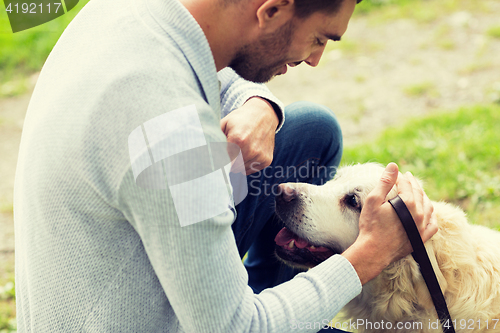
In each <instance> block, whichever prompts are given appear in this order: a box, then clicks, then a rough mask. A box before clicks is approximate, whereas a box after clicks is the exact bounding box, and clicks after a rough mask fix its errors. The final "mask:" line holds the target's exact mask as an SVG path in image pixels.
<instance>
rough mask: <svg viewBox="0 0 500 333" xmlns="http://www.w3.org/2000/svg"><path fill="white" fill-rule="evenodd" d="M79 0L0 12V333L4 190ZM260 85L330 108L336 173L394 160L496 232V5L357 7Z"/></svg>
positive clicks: (2, 326)
mask: <svg viewBox="0 0 500 333" xmlns="http://www.w3.org/2000/svg"><path fill="white" fill-rule="evenodd" d="M87 2H88V0H84V1H80V2H79V3H78V5H77V6H76V7H75V8H74V9H72V10H71V11H70V12H68V13H67V14H65V15H63V16H61V17H59V18H57V19H55V20H53V21H51V22H48V23H46V24H44V25H41V26H38V27H35V28H32V29H29V30H26V31H22V32H18V33H15V34H13V33H12V31H11V29H10V26H9V21H8V18H7V14H6V11H5V7H4V6H2V5H0V333H3V332H15V331H16V321H15V293H14V227H13V193H12V192H13V184H14V175H15V167H16V161H17V150H18V147H19V142H20V137H21V132H22V127H23V121H24V116H25V113H26V109H27V106H28V103H29V99H30V95H31V93H32V91H33V88H34V86H35V84H36V80H37V77H38V74H39V71H40V70H41V68H42V66H43V63H44V62H45V60H46V58H47V56H48V54H49V53H50V51H51V49H52V47H53V46H54V45H55V43H56V41H57V39H58V38H59V36H60V35H61V33H62V32H63V31H64V28H65V27H66V26H67V25H68V24H69V22H70V21H71V19H72V18H73V17H74V16H75V15H76V14H77V13H78V12H79V11H80V9H81V8H82V7H83V6H84V5H85V4H86V3H87ZM268 86H269V87H270V89H271V90H272V91H273V92H274V93H275V95H276V96H277V97H279V98H280V99H281V100H282V101H283V102H284V103H285V104H289V103H292V102H295V101H298V100H309V101H313V102H317V103H321V104H324V105H326V106H328V107H330V108H331V109H332V110H333V112H334V113H335V114H336V116H337V117H338V119H339V122H340V124H341V126H342V129H343V133H344V145H345V154H344V158H343V161H342V164H350V163H357V162H361V163H362V162H367V161H372V162H379V163H383V164H386V163H388V162H390V161H394V162H397V163H398V164H399V165H400V168H401V169H402V171H411V172H412V173H414V174H415V175H417V176H418V177H419V178H422V179H423V180H424V184H425V189H426V192H427V193H428V195H429V197H430V198H431V199H433V200H446V201H450V202H453V203H455V204H457V205H459V206H461V207H462V208H463V209H464V210H465V211H466V212H467V214H468V216H469V218H470V220H471V222H472V223H477V224H483V225H486V226H488V227H490V228H494V229H497V230H500V218H498V216H500V199H499V198H500V1H499V0H482V1H477V0H363V1H362V2H361V3H360V4H359V5H358V6H357V8H356V11H355V13H354V16H353V19H352V20H351V22H350V25H349V29H348V30H347V33H346V34H345V35H344V36H343V37H342V41H341V42H329V43H328V46H327V48H326V50H325V53H324V55H323V57H322V60H321V62H320V64H319V65H318V66H317V68H311V67H308V66H306V65H304V64H302V65H301V66H298V67H296V68H291V69H289V71H288V73H287V74H286V75H284V76H280V77H277V78H275V79H274V80H273V81H271V82H270V83H269V84H268Z"/></svg>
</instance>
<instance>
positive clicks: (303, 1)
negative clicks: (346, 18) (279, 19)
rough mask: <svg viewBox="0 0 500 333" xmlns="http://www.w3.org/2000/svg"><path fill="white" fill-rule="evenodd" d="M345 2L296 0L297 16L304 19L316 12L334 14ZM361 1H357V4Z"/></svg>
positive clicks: (335, 0) (341, 0) (336, 0)
mask: <svg viewBox="0 0 500 333" xmlns="http://www.w3.org/2000/svg"><path fill="white" fill-rule="evenodd" d="M344 1H346V0H295V2H294V4H295V16H296V17H298V18H301V19H304V18H308V17H309V16H310V15H312V14H314V13H316V12H323V13H325V14H333V13H335V12H336V11H338V10H339V8H340V5H341V4H342V3H343V2H344ZM361 1H362V0H357V3H360V2H361Z"/></svg>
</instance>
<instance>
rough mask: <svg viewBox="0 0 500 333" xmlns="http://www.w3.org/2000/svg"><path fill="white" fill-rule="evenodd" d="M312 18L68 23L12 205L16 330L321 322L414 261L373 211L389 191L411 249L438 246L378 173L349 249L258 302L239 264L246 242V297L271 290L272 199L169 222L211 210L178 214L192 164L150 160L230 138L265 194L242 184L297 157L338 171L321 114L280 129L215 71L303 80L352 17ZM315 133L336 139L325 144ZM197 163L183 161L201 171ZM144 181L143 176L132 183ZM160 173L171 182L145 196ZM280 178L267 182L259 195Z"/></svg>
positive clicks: (252, 89) (385, 215)
mask: <svg viewBox="0 0 500 333" xmlns="http://www.w3.org/2000/svg"><path fill="white" fill-rule="evenodd" d="M322 3H323V2H322V1H320V0H318V1H311V0H307V1H303V2H297V1H296V2H294V1H292V0H286V1H283V0H256V1H250V0H240V1H238V2H224V1H222V2H214V1H213V0H182V1H181V2H177V1H176V0H118V1H115V0H114V1H110V0H93V1H92V2H90V3H89V4H88V5H87V6H86V7H85V8H84V9H83V10H82V11H81V13H80V14H79V15H78V16H77V17H76V18H75V20H74V21H73V22H72V23H71V24H70V25H69V26H68V28H67V30H66V31H65V32H64V34H63V35H62V37H61V39H60V41H59V42H58V44H57V45H56V47H55V48H54V50H53V52H52V53H51V55H50V56H49V58H48V59H47V62H46V64H45V65H44V68H43V70H42V73H41V75H40V78H39V80H38V83H37V87H36V88H35V91H34V93H33V97H32V100H31V103H30V106H29V109H28V113H27V117H26V121H25V124H24V131H23V137H22V142H21V147H20V154H19V162H18V167H17V173H16V186H15V202H14V205H15V207H14V214H15V215H14V216H15V227H16V294H17V316H18V327H19V331H20V332H73V331H83V332H189V333H191V332H247V331H252V332H288V331H289V330H290V329H291V328H290V323H291V322H295V323H296V322H302V323H307V322H321V321H323V320H325V319H331V318H332V317H333V316H334V315H335V314H336V313H337V312H338V311H339V310H340V309H341V308H342V307H343V306H344V305H345V304H346V303H347V302H348V301H349V300H350V299H352V298H353V297H355V296H356V295H357V294H358V293H359V292H360V289H361V285H362V284H364V283H366V282H367V281H369V280H370V279H372V278H373V277H375V276H376V275H377V274H379V273H380V272H381V270H382V269H383V268H384V267H386V266H387V265H388V264H389V263H390V262H392V261H394V260H397V259H399V258H401V257H403V256H405V255H407V254H409V253H410V251H411V246H410V245H409V244H408V241H407V239H406V236H405V234H404V231H403V229H402V227H401V226H400V223H399V220H398V219H397V217H396V215H395V213H394V212H393V210H392V207H390V206H389V204H387V203H384V199H385V196H386V194H387V193H388V192H389V190H390V188H391V187H392V186H393V185H394V184H395V183H396V181H397V182H398V186H399V189H400V195H401V197H402V198H403V199H404V200H405V202H406V204H407V205H408V207H409V209H410V211H411V212H412V214H413V215H414V218H415V220H416V221H417V224H418V226H419V230H420V231H421V235H422V238H423V240H424V241H425V240H427V239H429V238H430V237H431V236H432V235H433V234H434V233H435V232H436V226H435V225H433V224H429V221H430V214H431V213H432V206H431V205H430V203H429V200H428V198H427V197H426V196H425V194H424V193H423V192H422V190H421V189H420V188H419V187H418V184H416V182H415V181H414V179H413V178H412V177H410V176H402V175H401V176H400V177H398V170H397V167H396V166H395V165H394V164H390V165H389V166H388V167H387V169H386V172H385V173H384V175H383V177H382V179H381V181H380V184H379V185H378V187H377V189H376V190H375V191H374V192H373V193H372V194H371V196H370V198H369V199H368V200H367V204H366V205H365V207H363V212H362V218H361V221H360V234H359V237H358V239H357V241H356V242H355V243H354V245H353V246H351V247H350V248H349V249H348V250H346V251H345V252H344V253H343V254H342V255H336V256H333V257H331V258H329V259H327V260H326V261H325V262H323V263H321V264H320V265H318V266H317V267H315V268H313V269H311V270H309V271H308V272H305V273H301V274H299V275H297V276H296V277H295V278H293V279H292V280H291V281H288V282H286V283H283V284H280V285H278V286H276V287H273V288H268V289H265V290H263V291H262V292H260V293H259V294H255V293H254V291H253V290H252V289H251V288H250V287H249V286H248V279H249V277H248V274H247V271H246V270H245V268H244V266H243V265H242V263H241V257H240V254H243V253H244V252H246V250H247V249H248V248H250V246H251V245H252V244H254V245H253V247H252V249H251V250H250V256H251V258H250V259H251V260H250V264H248V267H249V271H250V275H251V278H250V279H253V280H254V281H251V284H252V285H253V288H254V290H255V291H260V289H262V288H266V287H270V286H272V285H274V283H275V281H271V282H270V281H269V279H268V280H267V281H266V279H265V278H263V275H262V272H263V271H264V272H265V271H266V269H265V268H266V265H268V264H269V259H268V257H266V256H265V255H266V253H259V252H260V251H261V250H262V249H264V250H263V251H264V252H266V251H268V245H269V239H267V238H269V232H268V231H271V230H272V229H273V228H275V226H273V225H272V224H270V223H269V222H268V221H267V219H268V218H269V216H267V217H266V216H263V215H262V214H260V215H259V212H260V211H261V206H262V203H263V202H264V204H265V202H267V201H261V200H260V198H263V200H269V198H270V196H261V195H260V194H256V193H254V192H252V191H253V190H254V189H253V188H252V187H251V186H250V190H249V193H248V196H247V198H246V199H245V201H244V202H242V203H241V204H240V205H242V207H238V212H235V209H234V207H230V209H226V210H224V211H223V212H222V213H220V214H218V215H214V216H211V217H210V218H207V219H205V220H200V221H194V222H193V221H192V220H191V221H190V222H189V223H188V224H189V225H186V224H184V226H183V224H182V223H183V221H184V220H183V216H184V215H183V214H185V215H186V216H187V217H193V216H195V215H196V214H201V215H203V214H204V213H206V211H208V210H210V209H212V208H213V207H212V206H211V205H205V206H203V204H205V203H206V202H205V201H204V200H205V198H203V197H200V198H199V200H198V201H194V202H195V203H199V204H198V205H197V204H193V205H191V206H189V207H188V208H189V209H188V210H187V211H185V210H182V209H180V208H179V207H181V206H182V203H184V202H191V201H190V200H191V198H190V197H189V196H187V197H186V193H187V192H185V191H177V190H176V189H178V188H179V187H176V186H178V185H182V186H183V184H184V183H185V182H179V183H175V184H174V182H173V181H171V178H169V177H170V176H171V173H175V172H178V173H179V175H180V177H181V176H182V177H184V176H186V174H185V173H183V171H184V170H183V169H184V168H186V169H187V168H190V166H189V165H188V164H179V165H178V166H177V168H169V165H170V164H168V163H171V161H172V159H168V158H165V159H160V158H158V156H162V155H161V154H166V155H168V156H178V155H175V154H176V153H182V152H183V151H185V150H186V149H188V148H189V147H191V148H192V147H195V148H196V147H205V146H209V145H210V144H212V143H218V142H225V140H226V137H227V140H228V141H229V142H234V143H237V144H238V145H239V146H240V147H241V151H242V154H243V159H244V161H245V162H246V163H245V168H246V173H247V174H260V176H257V177H256V180H257V185H256V188H263V184H264V181H266V180H268V179H265V178H266V177H267V176H266V175H265V172H264V171H262V172H260V173H257V172H255V171H256V170H262V169H264V167H266V166H268V165H269V163H271V159H273V161H274V162H273V163H277V161H279V164H281V165H292V166H300V165H301V164H300V163H297V160H296V159H295V157H294V156H293V155H294V154H299V155H300V154H305V153H306V152H308V151H311V154H312V155H311V156H309V157H304V156H302V157H304V158H306V160H307V162H308V164H307V166H308V168H312V166H311V165H310V164H312V162H313V161H316V162H318V163H319V164H321V165H330V166H334V165H335V164H338V161H339V160H340V152H341V146H340V142H339V141H340V139H339V138H338V136H339V132H338V126H337V125H336V122H335V121H334V120H333V118H332V117H331V116H326V114H327V112H326V111H324V110H323V111H322V112H319V111H318V110H317V111H316V112H311V111H310V110H309V111H307V110H305V109H307V108H309V107H310V105H303V104H302V105H298V106H297V105H296V106H294V107H292V109H290V110H288V111H289V112H287V113H286V115H287V120H286V122H285V123H283V120H284V114H281V111H280V107H279V105H278V104H279V102H278V101H276V100H275V99H274V97H272V95H270V94H269V93H268V92H267V91H266V90H265V89H264V88H262V87H259V86H255V85H252V84H250V83H248V82H246V81H244V80H242V79H241V78H239V77H238V76H236V75H235V74H234V73H233V72H232V71H231V70H229V69H225V70H223V69H224V68H225V67H227V66H231V67H232V68H233V69H234V70H235V71H236V72H237V73H238V74H240V75H241V76H242V77H243V78H246V79H249V80H254V81H258V82H262V81H267V80H268V79H270V78H271V77H272V76H274V75H276V74H284V73H285V72H286V68H287V64H288V65H290V66H293V65H297V64H298V63H300V62H305V63H307V64H309V65H312V66H315V65H316V64H317V63H318V61H319V59H320V57H321V54H322V52H323V50H324V45H325V43H326V41H327V39H334V40H338V39H340V37H341V35H342V34H343V33H344V32H345V30H346V28H347V23H348V20H349V18H350V16H351V14H352V12H353V9H354V6H355V0H344V1H339V2H334V1H332V0H329V1H327V7H329V5H332V4H334V3H335V5H334V6H331V7H329V9H328V10H327V9H325V8H323V7H322V6H323V5H322ZM220 70H222V71H221V72H220V73H219V76H217V72H218V71H220ZM219 80H220V83H219ZM256 96H257V97H256ZM259 96H260V97H259ZM261 97H262V98H261ZM221 103H222V110H221ZM275 104H276V105H275ZM235 108H236V110H234V111H233V112H231V113H229V111H230V110H233V109H235ZM221 112H222V115H223V116H225V117H224V118H223V119H222V120H221V119H220V116H221ZM228 113H229V115H227V114H228ZM316 115H318V116H316ZM311 116H312V117H313V118H312V119H313V120H312V123H310V124H307V123H305V121H306V119H310V118H311ZM299 120H300V121H302V123H300V122H299ZM288 123H290V126H288ZM283 124H286V126H285V125H283ZM297 124H301V125H300V126H297ZM319 124H323V126H322V127H317V126H319ZM181 125H182V126H181ZM282 125H283V127H281V126H282ZM308 125H309V126H308ZM264 126H266V127H264ZM294 126H295V127H294ZM277 127H278V128H279V127H281V129H280V130H279V132H278V134H277V135H276V146H277V147H276V148H277V153H276V154H275V155H272V152H273V148H274V141H275V138H274V131H275V129H276V128H277ZM302 127H303V128H302ZM311 128H312V130H311ZM221 129H222V130H221ZM301 130H302V131H304V133H306V132H307V133H308V134H307V138H305V137H302V134H303V133H300V131H301ZM318 132H320V133H318ZM324 132H333V133H336V134H330V135H329V136H330V138H329V139H328V140H325V139H324V138H323V137H321V136H328V134H325V133H324ZM298 133H299V134H300V135H299V134H298ZM315 134H317V135H319V136H320V137H321V138H320V139H318V138H316V139H315V140H316V141H321V142H324V143H323V146H320V147H319V148H317V149H316V148H315V147H311V146H308V145H307V144H309V143H311V142H312V140H313V139H312V137H313V136H314V135H315ZM292 139H293V140H292ZM301 139H306V140H307V142H306V145H304V146H302V147H300V146H299V143H300V142H301ZM334 141H337V142H336V143H335V142H334ZM200 142H201V143H200ZM166 143H167V144H166ZM288 143H291V144H293V146H292V147H287V144H288ZM141 145H142V146H144V147H147V149H145V150H143V151H142V152H141V150H140V149H137V148H138V147H139V148H140V147H141ZM186 147H188V148H186ZM332 147H333V148H332ZM184 148H186V149H184ZM193 149H194V148H193ZM138 151H139V153H137V152H138ZM144 151H145V153H144V154H143V152H144ZM141 154H142V155H141ZM316 154H319V155H318V156H316ZM157 155H158V156H157ZM166 155H165V156H166ZM271 156H272V157H271ZM302 157H301V158H302ZM287 159H288V160H287ZM151 161H154V164H153V163H152V162H151ZM200 161H201V157H200ZM200 161H198V160H196V159H195V160H191V162H192V163H193V164H195V166H196V167H198V166H199V167H200V168H202V167H203V165H202V163H201V162H200ZM174 162H175V161H174ZM174 162H172V163H174ZM198 162H199V163H200V164H199V165H197V164H196V163H198ZM212 162H213V160H212ZM298 162H301V161H298ZM309 162H311V163H309ZM148 163H149V164H148ZM294 163H295V164H294ZM164 165H165V167H164ZM155 168H156V169H155ZM138 170H139V171H138ZM144 170H149V171H146V173H149V172H150V174H148V175H150V176H151V175H152V176H151V177H150V178H148V177H146V180H144V179H143V178H141V177H143V172H144ZM155 172H157V173H156V174H155ZM164 174H166V175H167V176H166V178H168V180H167V181H158V180H162V179H164V178H162V177H163V176H164ZM169 175H170V176H169ZM155 177H156V178H155ZM182 177H181V178H182ZM249 177H250V178H251V177H252V176H251V175H250V176H249ZM259 177H260V178H259ZM289 177H290V175H285V176H280V177H278V176H276V175H275V174H273V175H272V176H271V178H272V179H271V181H273V182H274V181H275V179H277V178H279V179H277V181H278V182H284V181H288V179H289ZM200 178H202V177H200ZM305 178H311V179H309V181H320V180H321V178H323V179H326V178H328V175H326V174H323V175H320V176H319V177H318V176H312V175H310V176H305ZM176 180H178V179H176ZM184 180H185V179H184ZM250 180H253V179H250ZM298 180H302V179H298ZM143 181H144V182H143ZM148 181H149V182H148ZM141 182H142V183H141ZM207 184H208V185H207ZM146 185H147V186H146ZM148 186H149V187H148ZM216 186H217V184H216V183H215V182H207V183H201V185H200V187H199V190H200V193H205V194H206V196H213V197H214V198H213V201H212V203H213V205H214V206H221V207H224V205H225V207H226V208H227V204H228V201H226V199H224V198H223V191H222V192H217V191H219V188H217V187H216ZM210 191H212V192H210ZM191 194H193V193H191ZM226 194H227V193H226ZM193 195H196V193H194V194H193ZM183 196H184V197H183ZM179 197H181V198H182V199H183V200H185V201H182V200H181V201H177V199H178V198H179ZM179 204H180V205H181V206H178V205H179ZM265 205H267V204H265ZM183 208H185V207H183ZM267 211H269V209H267ZM267 214H269V213H267ZM235 215H241V216H243V219H236V221H235ZM261 215H262V216H261ZM233 222H234V223H233ZM233 231H234V232H233ZM270 237H274V235H271V236H270ZM260 243H262V244H263V246H259V244H260ZM238 250H239V252H240V253H238ZM253 271H254V273H256V274H254V273H253ZM270 272H271V275H272V276H273V279H275V278H276V279H277V280H280V279H279V277H278V275H279V274H278V273H277V272H276V270H275V268H273V267H271V268H270ZM287 274H288V273H287ZM252 275H254V276H255V278H252ZM288 277H290V275H287V276H286V277H285V279H286V278H288ZM299 331H300V330H299ZM304 331H306V330H304ZM309 331H311V330H310V329H309Z"/></svg>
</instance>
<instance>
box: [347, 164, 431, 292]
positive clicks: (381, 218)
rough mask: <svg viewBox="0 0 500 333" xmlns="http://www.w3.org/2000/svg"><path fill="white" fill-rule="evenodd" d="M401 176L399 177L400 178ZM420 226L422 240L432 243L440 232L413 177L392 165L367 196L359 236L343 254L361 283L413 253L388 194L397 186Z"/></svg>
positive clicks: (418, 226)
mask: <svg viewBox="0 0 500 333" xmlns="http://www.w3.org/2000/svg"><path fill="white" fill-rule="evenodd" d="M398 175H399V176H398ZM395 184H396V185H397V186H398V194H399V196H400V197H401V199H403V201H404V202H405V204H406V206H407V207H408V209H409V210H410V213H411V215H412V217H413V219H414V220H415V223H416V224H417V228H418V231H419V232H420V236H421V237H422V241H423V242H426V241H427V240H429V239H430V238H431V237H432V236H433V235H434V234H435V233H436V232H437V231H438V227H437V224H436V223H435V221H434V220H433V219H431V217H432V212H433V207H432V204H431V201H430V200H429V198H428V197H427V195H426V194H425V193H424V191H423V190H422V188H421V187H420V185H419V184H418V182H417V181H416V179H415V178H414V177H413V175H412V174H410V173H406V175H402V174H399V172H398V167H397V165H396V164H394V163H390V164H389V165H388V166H387V168H386V169H385V171H384V173H383V175H382V177H381V179H380V181H379V183H378V185H377V187H376V188H375V189H374V190H373V191H372V192H371V193H370V194H369V195H368V196H367V198H366V200H365V205H364V207H363V209H362V211H361V216H360V219H359V236H358V238H357V239H356V241H355V242H354V244H353V245H352V246H351V247H349V248H348V249H347V250H346V251H345V252H344V253H342V255H343V256H344V257H345V258H347V259H348V260H349V261H350V262H351V264H352V265H353V266H354V269H356V272H357V273H358V276H359V279H360V280H361V283H362V284H365V283H366V282H368V281H370V280H371V279H373V278H374V277H376V276H377V275H378V274H380V272H382V270H383V269H384V268H385V267H387V266H388V265H389V264H390V263H392V262H395V261H397V260H399V259H401V258H403V257H405V256H407V255H408V254H410V253H411V252H412V247H411V244H410V241H409V240H408V236H407V235H406V232H405V230H404V228H403V225H402V224H401V221H400V220H399V218H398V216H397V214H396V212H395V211H394V209H393V208H392V206H391V205H390V203H389V202H387V201H385V199H386V196H387V194H388V193H389V192H390V190H391V189H392V187H393V186H394V185H395Z"/></svg>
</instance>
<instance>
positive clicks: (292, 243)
mask: <svg viewBox="0 0 500 333" xmlns="http://www.w3.org/2000/svg"><path fill="white" fill-rule="evenodd" d="M294 246H295V240H294V239H292V241H291V242H290V243H288V248H289V249H293V247H294Z"/></svg>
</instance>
